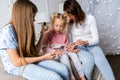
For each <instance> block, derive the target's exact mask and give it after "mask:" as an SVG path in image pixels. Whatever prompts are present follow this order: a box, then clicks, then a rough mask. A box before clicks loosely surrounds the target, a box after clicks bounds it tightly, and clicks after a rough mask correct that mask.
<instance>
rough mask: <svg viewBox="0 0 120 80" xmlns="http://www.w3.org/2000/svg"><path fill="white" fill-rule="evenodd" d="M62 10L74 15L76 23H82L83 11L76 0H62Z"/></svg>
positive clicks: (83, 18)
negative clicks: (63, 0)
mask: <svg viewBox="0 0 120 80" xmlns="http://www.w3.org/2000/svg"><path fill="white" fill-rule="evenodd" d="M63 7H64V9H63V10H64V11H65V12H67V13H68V14H72V15H74V16H75V19H76V23H80V24H81V22H82V23H83V22H84V20H85V17H86V16H85V13H84V11H83V10H82V8H81V6H80V5H79V3H78V2H77V1H76V0H66V1H65V2H64V6H63Z"/></svg>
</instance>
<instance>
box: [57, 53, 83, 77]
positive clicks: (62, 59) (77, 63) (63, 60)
mask: <svg viewBox="0 0 120 80" xmlns="http://www.w3.org/2000/svg"><path fill="white" fill-rule="evenodd" d="M68 56H69V57H70V58H71V59H72V61H73V63H74V65H75V68H76V70H77V72H78V74H79V76H83V75H84V73H83V71H82V68H81V62H80V60H79V58H78V56H77V54H76V53H72V52H66V53H65V54H63V55H62V56H60V57H59V59H60V62H61V63H63V64H64V65H66V67H68V70H69V72H70V76H73V72H72V69H71V65H70V61H69V58H68Z"/></svg>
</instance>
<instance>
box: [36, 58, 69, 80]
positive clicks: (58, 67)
mask: <svg viewBox="0 0 120 80" xmlns="http://www.w3.org/2000/svg"><path fill="white" fill-rule="evenodd" d="M37 65H38V66H41V67H43V68H46V69H48V70H51V71H54V72H56V73H57V74H59V75H60V76H61V77H62V78H63V80H69V72H68V69H67V67H66V66H65V65H64V64H61V63H59V62H56V61H53V60H46V61H41V62H39V63H38V64H37ZM51 80H52V79H51Z"/></svg>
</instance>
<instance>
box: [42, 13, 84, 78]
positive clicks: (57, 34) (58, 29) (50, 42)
mask: <svg viewBox="0 0 120 80" xmlns="http://www.w3.org/2000/svg"><path fill="white" fill-rule="evenodd" d="M67 21H68V18H67V17H66V16H65V15H64V14H60V13H54V14H53V16H52V26H53V30H50V31H49V32H48V33H46V35H45V38H44V46H43V50H44V51H45V52H52V53H54V54H55V55H56V59H59V60H60V62H61V63H63V64H65V65H66V66H67V67H68V68H69V70H70V76H71V80H74V77H73V74H72V70H71V67H70V63H69V59H68V57H67V55H69V56H70V57H71V59H72V60H73V62H74V65H75V67H76V70H77V72H78V74H79V76H80V79H81V80H86V79H85V77H84V74H83V72H82V69H81V63H80V61H79V59H78V57H77V55H76V53H72V52H67V51H66V49H65V48H66V45H67V44H68V39H67V36H66V35H65V33H64V30H65V28H66V24H67ZM74 52H75V51H74Z"/></svg>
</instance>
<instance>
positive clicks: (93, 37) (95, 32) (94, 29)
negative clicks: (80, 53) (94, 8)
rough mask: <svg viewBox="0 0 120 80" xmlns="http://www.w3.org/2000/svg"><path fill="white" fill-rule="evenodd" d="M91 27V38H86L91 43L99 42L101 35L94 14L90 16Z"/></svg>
mask: <svg viewBox="0 0 120 80" xmlns="http://www.w3.org/2000/svg"><path fill="white" fill-rule="evenodd" d="M89 27H90V32H91V38H89V39H88V40H86V42H88V43H89V45H95V44H98V42H99V36H98V30H97V25H96V20H95V18H94V16H90V23H89Z"/></svg>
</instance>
